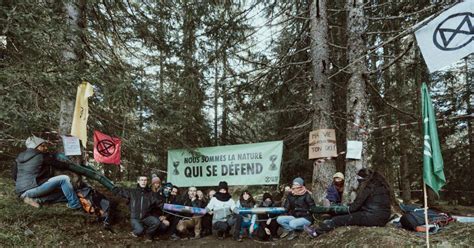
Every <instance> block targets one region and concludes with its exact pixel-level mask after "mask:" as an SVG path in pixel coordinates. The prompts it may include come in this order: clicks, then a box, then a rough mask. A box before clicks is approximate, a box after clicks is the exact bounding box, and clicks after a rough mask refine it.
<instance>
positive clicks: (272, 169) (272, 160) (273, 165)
mask: <svg viewBox="0 0 474 248" xmlns="http://www.w3.org/2000/svg"><path fill="white" fill-rule="evenodd" d="M277 158H278V157H277V155H271V156H270V161H271V162H272V163H271V164H270V170H271V171H274V170H276V169H277V167H276V164H275V161H276V160H277Z"/></svg>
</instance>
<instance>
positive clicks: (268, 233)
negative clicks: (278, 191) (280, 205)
mask: <svg viewBox="0 0 474 248" xmlns="http://www.w3.org/2000/svg"><path fill="white" fill-rule="evenodd" d="M257 207H259V208H272V207H276V204H275V202H274V201H273V198H272V195H271V194H270V193H268V192H266V193H264V194H263V198H262V202H261V203H260V204H258V205H257ZM277 216H278V215H276V214H270V213H265V214H257V221H258V225H257V228H256V229H257V231H256V232H257V237H258V239H260V240H261V241H269V240H270V241H275V240H277V236H278V234H277V231H278V223H277V221H276V217H277ZM255 222H256V221H253V223H252V225H254V224H255ZM253 229H255V226H254V228H253Z"/></svg>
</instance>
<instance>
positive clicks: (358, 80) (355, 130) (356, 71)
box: [343, 0, 367, 203]
mask: <svg viewBox="0 0 474 248" xmlns="http://www.w3.org/2000/svg"><path fill="white" fill-rule="evenodd" d="M346 8H347V10H348V16H347V31H348V41H347V53H348V62H349V63H350V64H351V66H350V67H349V71H350V73H351V77H350V78H349V82H348V85H347V106H346V108H347V118H348V120H347V131H346V132H347V140H356V141H361V142H362V158H361V159H360V160H349V161H348V162H347V163H346V173H345V179H346V180H345V184H344V194H343V196H344V198H343V201H344V202H345V203H348V202H352V201H353V200H354V199H355V197H356V192H355V191H356V189H357V186H358V183H357V180H356V174H357V172H358V171H359V170H360V169H362V168H364V167H366V166H367V164H366V159H367V155H366V154H367V149H366V147H367V133H366V130H367V127H366V119H367V116H366V113H367V95H366V91H365V88H366V87H365V80H366V70H367V69H366V65H365V59H364V58H361V57H362V56H363V55H364V54H365V44H366V43H365V41H364V38H363V37H364V36H365V31H366V29H367V20H366V18H365V16H364V1H362V0H347V2H346Z"/></svg>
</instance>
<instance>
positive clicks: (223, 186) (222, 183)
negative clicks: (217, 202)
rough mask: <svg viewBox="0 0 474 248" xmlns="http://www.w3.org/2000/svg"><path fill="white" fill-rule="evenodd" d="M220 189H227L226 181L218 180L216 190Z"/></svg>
mask: <svg viewBox="0 0 474 248" xmlns="http://www.w3.org/2000/svg"><path fill="white" fill-rule="evenodd" d="M221 189H225V190H229V186H228V185H227V182H226V181H221V182H219V186H217V191H219V190H221Z"/></svg>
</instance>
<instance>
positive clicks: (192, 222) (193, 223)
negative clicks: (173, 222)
mask: <svg viewBox="0 0 474 248" xmlns="http://www.w3.org/2000/svg"><path fill="white" fill-rule="evenodd" d="M196 193H197V189H196V187H189V189H188V194H187V197H186V199H185V200H184V201H183V202H182V204H183V205H184V206H189V207H194V208H204V207H205V206H204V201H202V200H199V199H198V198H197V194H196ZM182 215H184V216H186V217H188V218H184V219H181V220H179V222H178V225H177V226H176V229H177V230H178V232H179V233H181V234H182V235H183V236H184V238H187V237H188V235H189V234H188V229H189V228H193V229H194V237H192V238H191V239H198V238H201V220H202V216H199V215H193V214H182Z"/></svg>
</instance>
